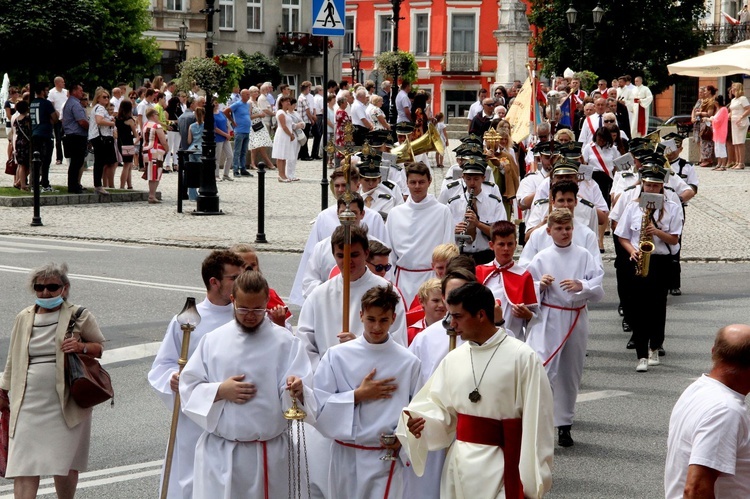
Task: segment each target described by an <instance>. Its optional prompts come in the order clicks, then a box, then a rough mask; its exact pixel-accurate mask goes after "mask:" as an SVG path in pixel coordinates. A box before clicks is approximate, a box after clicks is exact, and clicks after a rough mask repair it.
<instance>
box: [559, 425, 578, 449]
mask: <svg viewBox="0 0 750 499" xmlns="http://www.w3.org/2000/svg"><path fill="white" fill-rule="evenodd" d="M557 445H559V446H560V447H573V446H574V445H575V442H574V441H573V437H571V436H570V425H567V426H560V427H559V428H557Z"/></svg>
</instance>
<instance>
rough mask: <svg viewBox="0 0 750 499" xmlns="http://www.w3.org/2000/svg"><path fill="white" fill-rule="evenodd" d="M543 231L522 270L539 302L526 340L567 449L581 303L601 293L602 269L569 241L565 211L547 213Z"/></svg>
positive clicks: (569, 217)
mask: <svg viewBox="0 0 750 499" xmlns="http://www.w3.org/2000/svg"><path fill="white" fill-rule="evenodd" d="M547 232H548V233H549V234H550V236H551V237H552V240H553V241H554V245H552V246H550V247H549V248H546V249H544V250H542V251H540V252H539V253H537V255H536V256H535V257H534V259H533V260H532V261H531V263H530V264H529V268H528V271H529V273H531V275H532V276H533V277H534V281H536V282H538V283H539V289H540V292H541V294H540V299H541V306H540V308H539V319H538V320H537V321H534V323H533V324H532V325H531V326H530V327H529V330H528V332H527V334H526V343H527V344H528V345H529V346H530V347H531V348H533V349H534V351H535V352H536V353H537V354H538V355H539V358H540V359H541V361H542V363H543V365H544V367H545V369H546V370H547V376H548V378H549V382H550V385H551V386H552V392H553V393H554V401H555V426H556V427H557V428H558V443H559V444H560V446H562V447H570V446H572V445H574V442H573V438H572V437H571V436H570V427H571V425H572V424H573V414H574V413H575V403H576V397H577V396H578V388H579V386H580V384H581V376H582V375H583V362H584V360H585V358H586V341H587V340H588V334H589V324H588V308H587V303H588V302H589V301H592V302H598V301H599V300H601V299H602V297H604V289H603V288H602V278H603V277H604V271H603V270H602V268H601V266H600V265H598V264H597V263H596V262H595V261H594V258H593V257H592V256H591V254H590V253H589V252H588V251H586V250H585V249H584V248H581V247H580V246H577V245H575V244H573V214H572V213H571V212H570V210H566V209H559V210H554V211H553V212H552V213H550V215H549V217H548V220H547Z"/></svg>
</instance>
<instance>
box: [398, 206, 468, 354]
mask: <svg viewBox="0 0 750 499" xmlns="http://www.w3.org/2000/svg"><path fill="white" fill-rule="evenodd" d="M385 228H386V237H387V240H388V241H390V243H391V244H390V247H391V249H392V252H391V262H392V263H393V265H394V267H395V269H396V270H395V273H396V286H398V288H399V289H400V290H401V293H403V295H404V299H405V300H406V303H411V302H412V300H414V297H415V296H416V295H417V290H418V289H419V286H420V285H421V284H422V283H423V282H424V281H426V280H427V279H429V278H431V277H435V272H434V271H433V270H432V250H433V249H434V248H435V246H437V245H439V244H444V243H452V242H453V240H454V237H453V223H452V217H451V212H450V210H449V209H448V207H447V206H444V205H442V204H440V203H438V201H437V199H435V196H433V195H432V194H428V195H427V197H425V198H424V199H423V200H422V201H420V202H419V203H416V202H414V200H413V199H412V198H411V197H409V199H407V200H406V202H405V203H404V204H401V205H399V206H396V207H395V208H393V209H392V210H391V212H390V214H389V215H388V220H387V221H386V224H385ZM404 329H405V326H404ZM404 344H406V343H405V342H404Z"/></svg>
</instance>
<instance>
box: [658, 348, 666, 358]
mask: <svg viewBox="0 0 750 499" xmlns="http://www.w3.org/2000/svg"><path fill="white" fill-rule="evenodd" d="M657 350H658V351H659V357H664V356H665V355H667V352H665V351H664V347H659V348H657Z"/></svg>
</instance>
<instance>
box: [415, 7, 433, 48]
mask: <svg viewBox="0 0 750 499" xmlns="http://www.w3.org/2000/svg"><path fill="white" fill-rule="evenodd" d="M429 19H430V18H429V16H428V15H427V14H416V15H415V16H414V24H415V25H416V27H417V29H416V35H417V40H416V42H417V43H416V47H415V50H414V53H416V54H417V55H427V53H428V51H429V49H428V47H429V46H428V44H427V41H428V40H429V34H428V31H427V30H428V27H429Z"/></svg>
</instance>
